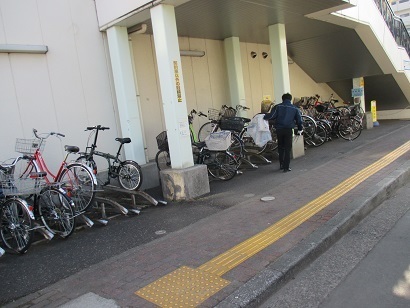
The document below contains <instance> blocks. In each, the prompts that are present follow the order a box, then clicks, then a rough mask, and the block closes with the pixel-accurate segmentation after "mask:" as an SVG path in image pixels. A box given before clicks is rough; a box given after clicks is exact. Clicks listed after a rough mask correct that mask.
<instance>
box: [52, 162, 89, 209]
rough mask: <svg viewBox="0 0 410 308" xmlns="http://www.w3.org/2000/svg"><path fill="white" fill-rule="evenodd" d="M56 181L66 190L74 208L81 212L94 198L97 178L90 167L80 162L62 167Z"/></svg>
mask: <svg viewBox="0 0 410 308" xmlns="http://www.w3.org/2000/svg"><path fill="white" fill-rule="evenodd" d="M57 182H59V183H60V184H61V187H62V188H63V189H64V190H66V191H67V194H68V196H69V197H70V198H71V199H72V200H73V202H74V204H75V207H76V209H77V210H78V211H79V212H83V211H85V210H87V209H88V208H89V206H90V205H91V203H92V202H93V200H94V196H95V189H96V185H97V180H96V178H95V176H94V174H93V173H92V171H91V169H90V168H88V167H87V166H85V165H83V164H80V163H73V164H69V165H68V166H67V168H65V169H63V171H62V172H61V174H60V177H59V178H58V179H57Z"/></svg>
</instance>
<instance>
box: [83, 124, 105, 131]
mask: <svg viewBox="0 0 410 308" xmlns="http://www.w3.org/2000/svg"><path fill="white" fill-rule="evenodd" d="M93 129H96V130H106V129H110V128H109V127H105V126H101V125H96V126H88V127H87V128H86V131H87V130H93Z"/></svg>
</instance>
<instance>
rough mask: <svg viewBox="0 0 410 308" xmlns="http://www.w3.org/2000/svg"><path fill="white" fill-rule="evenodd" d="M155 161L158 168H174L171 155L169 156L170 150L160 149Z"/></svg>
mask: <svg viewBox="0 0 410 308" xmlns="http://www.w3.org/2000/svg"><path fill="white" fill-rule="evenodd" d="M155 163H156V164H157V168H158V170H160V171H161V170H165V169H170V168H172V166H171V157H170V156H169V151H168V150H160V151H158V152H157V155H155Z"/></svg>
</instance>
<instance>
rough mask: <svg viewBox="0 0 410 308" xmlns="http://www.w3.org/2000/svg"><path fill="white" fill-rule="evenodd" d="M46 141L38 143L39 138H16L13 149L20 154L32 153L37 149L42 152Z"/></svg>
mask: <svg viewBox="0 0 410 308" xmlns="http://www.w3.org/2000/svg"><path fill="white" fill-rule="evenodd" d="M45 144H46V141H45V140H43V141H42V142H41V144H40V140H39V139H20V138H17V139H16V147H15V151H16V152H18V153H22V154H34V153H35V152H36V151H37V150H39V151H40V152H42V151H43V150H44V146H45Z"/></svg>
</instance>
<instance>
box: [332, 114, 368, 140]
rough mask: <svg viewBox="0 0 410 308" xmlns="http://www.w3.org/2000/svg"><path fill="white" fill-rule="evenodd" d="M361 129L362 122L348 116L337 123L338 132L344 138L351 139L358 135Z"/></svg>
mask: <svg viewBox="0 0 410 308" xmlns="http://www.w3.org/2000/svg"><path fill="white" fill-rule="evenodd" d="M362 129H363V127H362V123H361V122H360V121H359V120H357V119H355V118H349V119H347V120H342V121H341V122H340V123H339V127H338V134H339V136H340V137H341V138H343V139H344V140H348V141H352V140H355V139H356V138H357V137H359V136H360V134H361V133H362Z"/></svg>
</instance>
